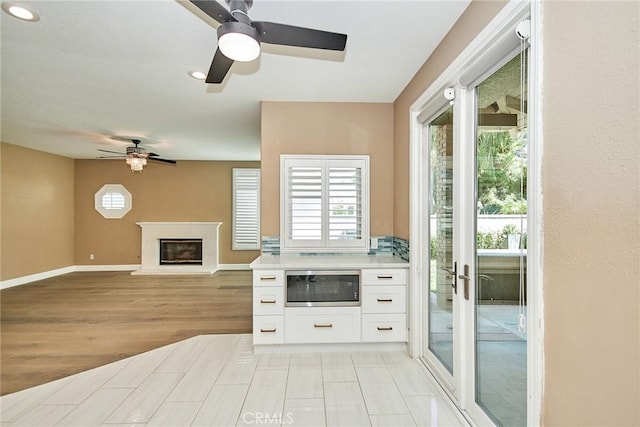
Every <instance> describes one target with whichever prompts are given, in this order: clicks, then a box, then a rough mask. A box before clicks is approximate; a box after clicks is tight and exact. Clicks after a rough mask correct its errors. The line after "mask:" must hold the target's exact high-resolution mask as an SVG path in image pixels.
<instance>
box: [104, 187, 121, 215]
mask: <svg viewBox="0 0 640 427" xmlns="http://www.w3.org/2000/svg"><path fill="white" fill-rule="evenodd" d="M124 205H125V200H124V194H122V193H117V192H113V191H111V192H108V193H105V194H104V196H102V207H103V208H105V209H109V210H112V209H115V210H122V209H124Z"/></svg>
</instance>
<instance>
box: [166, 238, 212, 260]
mask: <svg viewBox="0 0 640 427" xmlns="http://www.w3.org/2000/svg"><path fill="white" fill-rule="evenodd" d="M159 247H160V265H202V239H160V245H159Z"/></svg>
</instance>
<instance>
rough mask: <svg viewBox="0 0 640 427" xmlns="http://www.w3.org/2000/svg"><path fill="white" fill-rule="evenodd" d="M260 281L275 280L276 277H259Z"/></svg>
mask: <svg viewBox="0 0 640 427" xmlns="http://www.w3.org/2000/svg"><path fill="white" fill-rule="evenodd" d="M260 280H276V276H261V277H260Z"/></svg>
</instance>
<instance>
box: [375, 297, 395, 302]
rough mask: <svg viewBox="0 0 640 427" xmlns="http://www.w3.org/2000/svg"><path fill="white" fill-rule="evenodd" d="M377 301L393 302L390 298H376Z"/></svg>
mask: <svg viewBox="0 0 640 427" xmlns="http://www.w3.org/2000/svg"><path fill="white" fill-rule="evenodd" d="M378 302H393V299H391V298H378Z"/></svg>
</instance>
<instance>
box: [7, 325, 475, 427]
mask: <svg viewBox="0 0 640 427" xmlns="http://www.w3.org/2000/svg"><path fill="white" fill-rule="evenodd" d="M418 363H419V362H416V361H414V360H412V359H410V358H409V357H408V356H407V355H406V354H405V353H404V352H355V353H354V352H350V353H300V354H298V353H296V354H258V355H256V354H254V353H253V346H252V336H251V335H205V336H199V337H195V338H191V339H188V340H185V341H182V342H179V343H175V344H172V345H169V346H166V347H162V348H159V349H156V350H153V351H150V352H147V353H143V354H140V355H137V356H134V357H130V358H128V359H125V360H121V361H118V362H115V363H112V364H109V365H106V366H102V367H99V368H96V369H92V370H90V371H86V372H83V373H80V374H77V375H73V376H71V377H67V378H63V379H61V380H58V381H54V382H51V383H48V384H44V385H41V386H38V387H33V388H31V389H27V390H23V391H20V392H17V393H13V394H9V395H6V396H3V397H1V398H0V425H1V426H2V427H8V426H53V425H57V426H82V427H88V426H105V427H116V426H176V427H182V426H247V425H250V426H256V425H292V426H394V427H400V426H462V425H466V424H465V423H464V422H463V421H461V420H460V419H459V418H458V417H457V416H456V413H455V412H454V410H453V409H452V407H451V406H450V404H449V403H448V402H447V401H446V400H445V399H444V398H443V397H442V396H441V395H440V394H439V392H438V391H437V390H438V389H437V386H436V385H435V383H434V382H433V381H432V380H431V379H430V378H429V377H428V376H427V374H426V373H425V372H424V371H423V369H422V368H421V366H420V365H419V364H418Z"/></svg>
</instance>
